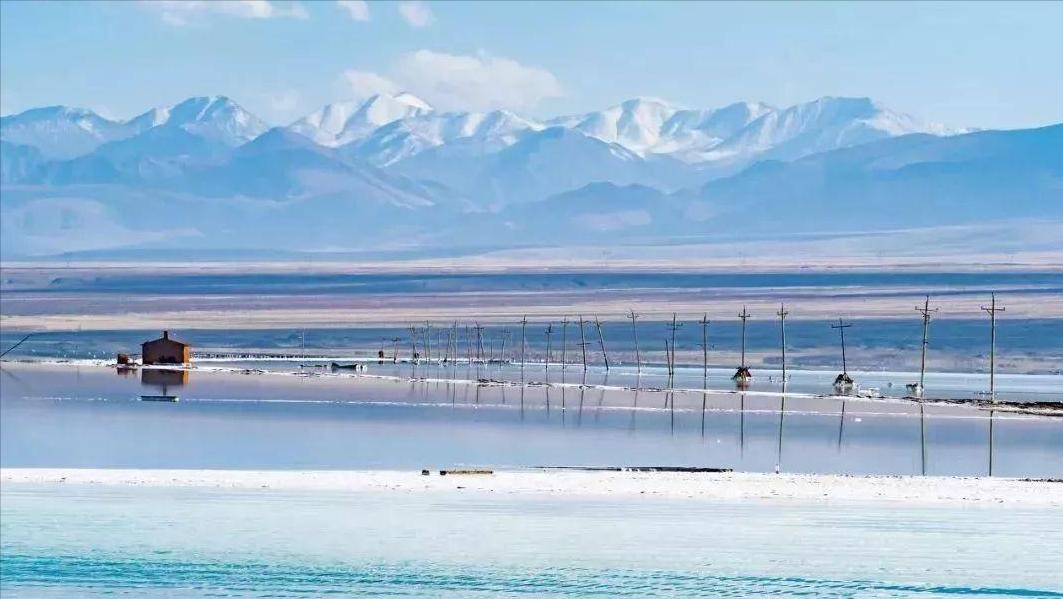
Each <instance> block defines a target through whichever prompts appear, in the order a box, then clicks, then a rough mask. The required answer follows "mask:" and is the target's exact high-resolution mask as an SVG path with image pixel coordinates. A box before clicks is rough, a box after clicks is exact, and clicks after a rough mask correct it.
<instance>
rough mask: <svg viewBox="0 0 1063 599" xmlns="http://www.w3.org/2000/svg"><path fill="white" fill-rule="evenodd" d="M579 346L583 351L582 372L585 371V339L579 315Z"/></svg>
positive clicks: (581, 318)
mask: <svg viewBox="0 0 1063 599" xmlns="http://www.w3.org/2000/svg"><path fill="white" fill-rule="evenodd" d="M579 346H580V349H582V350H583V371H584V372H586V371H587V337H586V335H584V334H583V315H582V314H580V315H579Z"/></svg>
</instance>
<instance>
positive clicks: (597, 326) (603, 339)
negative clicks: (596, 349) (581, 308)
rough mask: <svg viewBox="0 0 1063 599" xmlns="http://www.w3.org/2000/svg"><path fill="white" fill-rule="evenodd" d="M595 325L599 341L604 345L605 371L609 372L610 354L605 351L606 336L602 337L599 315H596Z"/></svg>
mask: <svg viewBox="0 0 1063 599" xmlns="http://www.w3.org/2000/svg"><path fill="white" fill-rule="evenodd" d="M594 326H595V328H597V329H598V343H599V344H600V345H601V346H602V358H603V359H604V360H605V371H606V372H609V354H607V353H606V352H605V338H604V337H602V323H600V322H598V315H597V314H595V315H594Z"/></svg>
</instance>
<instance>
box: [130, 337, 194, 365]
mask: <svg viewBox="0 0 1063 599" xmlns="http://www.w3.org/2000/svg"><path fill="white" fill-rule="evenodd" d="M140 353H141V356H142V360H141V361H142V362H143V363H144V364H188V363H189V362H191V361H192V347H191V346H190V345H188V344H187V343H183V342H181V341H177V340H176V339H170V331H163V332H162V337H160V338H158V339H154V340H152V341H146V342H144V343H143V344H142V345H141V351H140Z"/></svg>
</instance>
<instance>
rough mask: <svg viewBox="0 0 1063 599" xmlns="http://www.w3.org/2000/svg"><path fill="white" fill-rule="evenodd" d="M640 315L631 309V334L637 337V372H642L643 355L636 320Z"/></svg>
mask: <svg viewBox="0 0 1063 599" xmlns="http://www.w3.org/2000/svg"><path fill="white" fill-rule="evenodd" d="M638 317H639V315H638V314H635V311H634V310H631V315H630V316H628V318H630V319H631V334H632V335H633V336H634V337H635V373H636V374H642V356H641V355H639V329H638V327H637V326H635V321H636V320H638Z"/></svg>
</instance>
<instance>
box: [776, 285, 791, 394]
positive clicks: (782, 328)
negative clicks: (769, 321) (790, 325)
mask: <svg viewBox="0 0 1063 599" xmlns="http://www.w3.org/2000/svg"><path fill="white" fill-rule="evenodd" d="M776 314H778V315H779V336H780V340H779V347H780V349H782V384H783V385H786V316H787V315H789V314H790V313H789V312H787V311H786V304H779V311H778V312H776Z"/></svg>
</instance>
